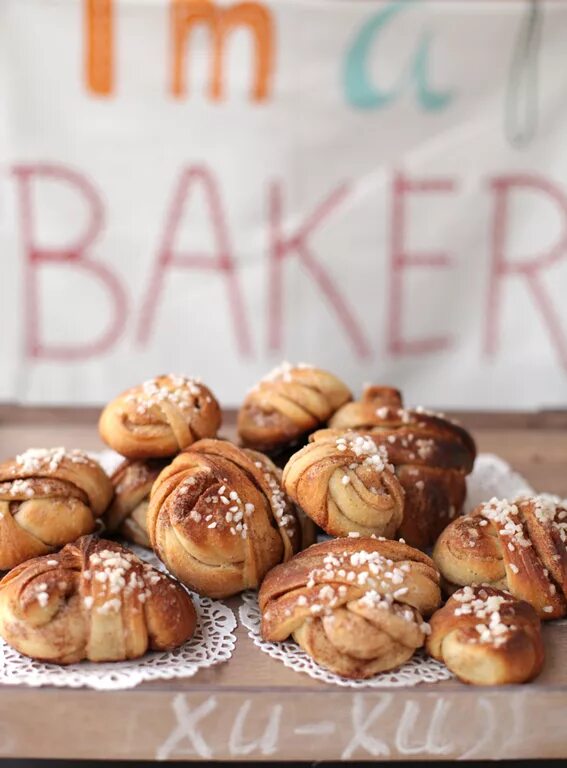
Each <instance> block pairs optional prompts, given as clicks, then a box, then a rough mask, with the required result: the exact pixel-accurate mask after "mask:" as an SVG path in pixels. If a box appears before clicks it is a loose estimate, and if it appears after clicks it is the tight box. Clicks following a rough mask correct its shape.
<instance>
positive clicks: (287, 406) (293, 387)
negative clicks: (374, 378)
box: [238, 363, 351, 453]
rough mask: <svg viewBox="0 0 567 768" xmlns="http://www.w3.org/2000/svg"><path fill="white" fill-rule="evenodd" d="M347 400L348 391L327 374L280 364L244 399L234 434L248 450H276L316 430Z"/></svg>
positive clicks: (316, 370) (337, 380) (340, 382)
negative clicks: (235, 433) (236, 433)
mask: <svg viewBox="0 0 567 768" xmlns="http://www.w3.org/2000/svg"><path fill="white" fill-rule="evenodd" d="M350 398H351V393H350V392H349V390H348V388H347V387H346V386H345V385H344V384H343V383H342V381H340V380H339V379H337V378H336V377H335V376H333V375H332V374H331V373H328V372H327V371H323V370H321V369H319V368H313V367H312V366H310V365H305V364H300V365H296V366H292V365H289V363H284V364H283V365H282V366H281V367H279V368H276V369H275V370H273V371H272V372H271V373H270V374H268V375H267V376H266V377H265V378H264V379H262V380H261V381H260V383H259V384H257V385H256V386H255V387H254V389H252V390H251V391H250V392H249V393H248V395H247V396H246V399H245V400H244V403H243V405H242V407H241V409H240V412H239V414H238V434H239V436H240V439H241V441H242V443H243V445H245V446H247V447H249V448H255V449H256V450H259V451H266V452H268V453H271V452H275V451H279V450H282V449H283V448H286V447H288V446H290V445H292V444H293V443H295V442H297V441H298V440H299V439H300V438H302V437H303V436H304V435H306V434H307V433H309V432H311V431H313V430H314V429H317V427H320V426H321V425H322V424H324V423H325V422H326V421H327V420H328V419H329V418H330V417H331V416H332V414H333V413H334V412H335V411H336V410H337V408H340V406H341V405H343V403H346V402H347V401H348V400H350Z"/></svg>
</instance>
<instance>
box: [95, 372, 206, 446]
mask: <svg viewBox="0 0 567 768" xmlns="http://www.w3.org/2000/svg"><path fill="white" fill-rule="evenodd" d="M220 424H221V410H220V406H219V404H218V402H217V401H216V399H215V397H214V396H213V394H212V392H211V391H210V390H209V389H208V388H207V387H206V386H205V385H204V384H202V383H201V382H200V381H198V380H197V379H190V378H187V377H185V376H174V375H173V374H169V375H166V376H157V377H156V378H155V379H151V380H150V381H146V382H145V383H144V384H141V385H139V386H137V387H132V388H131V389H128V390H126V392H123V393H122V394H121V395H120V396H119V397H117V398H116V399H115V400H112V402H110V403H108V405H107V406H106V407H105V408H104V410H103V412H102V414H101V416H100V420H99V432H100V436H101V437H102V439H103V440H104V442H105V443H106V444H107V445H109V446H110V447H111V448H113V449H114V450H115V451H117V452H118V453H120V454H122V456H126V457H127V458H129V459H153V458H160V457H171V456H174V455H175V454H176V453H178V452H179V451H180V450H183V448H187V446H189V445H191V444H192V443H194V442H195V441H196V440H200V439H201V438H204V437H215V435H216V434H217V431H218V429H219V427H220Z"/></svg>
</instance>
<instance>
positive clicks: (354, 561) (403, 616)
mask: <svg viewBox="0 0 567 768" xmlns="http://www.w3.org/2000/svg"><path fill="white" fill-rule="evenodd" d="M440 600H441V594H440V590H439V573H438V571H437V569H436V568H435V566H434V564H433V561H432V560H430V558H429V557H427V556H426V555H424V554H423V553H421V552H418V551H417V550H416V549H413V548H412V547H408V546H406V545H405V544H402V543H399V542H396V541H378V540H376V539H371V538H362V537H361V538H347V539H333V540H331V541H325V542H321V543H319V544H314V545H313V546H312V547H309V548H308V549H306V550H304V551H303V552H300V553H299V554H298V555H296V556H295V557H293V558H292V559H291V560H289V561H288V562H287V563H283V564H282V565H278V566H276V567H275V568H274V569H273V570H271V571H270V572H269V573H268V575H267V576H266V578H265V579H264V582H263V583H262V587H261V589H260V594H259V603H260V609H261V611H262V636H263V637H264V639H265V640H267V641H269V642H281V641H283V640H285V639H286V638H288V637H289V636H290V635H292V636H293V638H294V640H295V641H296V642H297V643H298V644H299V645H300V646H301V648H302V649H303V650H304V651H305V652H306V653H308V654H309V655H310V656H311V657H312V658H313V659H314V660H315V661H316V662H318V663H319V664H321V665H322V666H324V667H327V668H328V669H330V670H331V671H333V672H335V673H336V674H338V675H342V676H343V677H348V678H368V677H371V676H372V675H375V674H377V673H378V672H383V671H386V670H389V669H393V668H394V667H397V666H399V665H400V664H403V663H404V662H405V661H407V660H408V659H410V658H411V656H412V655H413V654H414V652H415V650H416V649H417V648H420V647H421V646H422V645H423V643H424V639H425V636H426V634H427V632H428V631H429V628H428V625H427V624H426V623H425V622H424V618H423V617H427V616H429V615H431V613H433V611H434V610H435V609H436V608H437V607H438V606H439V603H440Z"/></svg>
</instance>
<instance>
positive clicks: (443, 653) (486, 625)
mask: <svg viewBox="0 0 567 768" xmlns="http://www.w3.org/2000/svg"><path fill="white" fill-rule="evenodd" d="M430 626H431V634H430V635H429V637H428V638H427V641H426V648H427V651H428V653H429V654H430V655H431V656H433V658H435V659H437V660H438V661H441V662H443V663H444V664H446V665H447V667H448V668H449V669H450V670H451V672H454V674H455V675H456V676H457V677H458V678H459V679H460V680H462V681H463V682H465V683H472V684H473V685H508V684H510V683H526V682H528V680H533V678H534V677H536V676H537V675H539V673H540V672H541V669H542V666H543V661H544V647H543V641H542V637H541V624H540V620H539V619H538V616H537V614H536V612H535V611H534V609H533V608H532V607H531V605H530V604H529V603H526V602H525V601H523V600H516V599H515V598H514V597H512V595H510V594H508V593H507V592H503V591H501V590H499V589H494V588H492V587H474V588H472V587H464V588H463V589H460V590H458V592H455V593H454V595H453V596H452V597H451V598H450V599H449V601H448V602H447V604H446V605H445V606H443V608H440V609H439V610H438V611H437V612H436V613H434V614H433V617H432V618H431V621H430Z"/></svg>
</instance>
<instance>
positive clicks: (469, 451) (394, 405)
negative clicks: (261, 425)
mask: <svg viewBox="0 0 567 768" xmlns="http://www.w3.org/2000/svg"><path fill="white" fill-rule="evenodd" d="M329 427H330V429H332V430H333V434H336V435H340V434H342V433H343V432H344V431H345V430H356V431H357V432H361V433H363V434H367V435H369V436H370V437H372V439H373V440H374V442H375V443H376V444H377V445H378V446H384V447H385V448H386V449H387V452H388V458H389V461H390V462H391V463H392V464H393V465H394V467H395V470H396V475H397V477H398V479H399V481H400V483H401V484H402V486H403V488H404V490H405V494H406V500H405V511H404V519H403V522H402V524H401V526H400V529H399V531H398V535H399V536H402V537H403V538H404V539H405V540H406V541H407V542H408V543H409V544H412V545H413V546H415V547H420V548H422V549H425V548H427V547H429V546H432V545H433V544H434V543H435V541H436V539H437V537H438V535H439V534H440V532H441V531H442V530H443V528H444V527H445V526H446V525H447V524H448V523H449V522H450V521H451V520H452V519H453V518H454V517H455V516H456V515H458V514H460V512H461V509H462V506H463V503H464V500H465V496H466V484H465V476H466V475H467V474H468V473H469V472H470V471H471V469H472V467H473V464H474V460H475V456H476V448H475V444H474V441H473V439H472V437H471V436H470V434H469V433H468V432H467V431H466V430H465V429H463V428H462V427H460V426H459V425H457V424H455V423H454V422H452V421H449V420H448V419H445V418H443V417H441V416H439V415H437V414H432V413H429V412H427V411H424V410H423V409H416V410H409V409H405V408H404V407H403V403H402V397H401V394H400V393H399V391H398V390H396V389H393V388H391V387H378V386H370V387H367V388H366V389H365V391H364V393H363V396H362V398H361V400H359V401H357V402H353V403H347V404H346V405H344V406H343V407H342V408H340V409H339V410H338V411H337V412H336V413H335V415H334V416H333V417H332V418H331V419H330V422H329ZM315 436H316V435H315Z"/></svg>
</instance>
